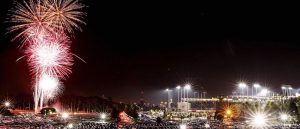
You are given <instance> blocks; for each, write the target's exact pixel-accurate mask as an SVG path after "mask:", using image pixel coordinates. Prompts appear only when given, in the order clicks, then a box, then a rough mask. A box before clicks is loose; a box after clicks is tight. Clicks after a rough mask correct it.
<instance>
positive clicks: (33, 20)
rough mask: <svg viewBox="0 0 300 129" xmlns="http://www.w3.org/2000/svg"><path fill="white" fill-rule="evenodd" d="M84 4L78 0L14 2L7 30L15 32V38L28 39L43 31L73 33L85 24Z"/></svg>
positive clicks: (24, 40)
mask: <svg viewBox="0 0 300 129" xmlns="http://www.w3.org/2000/svg"><path fill="white" fill-rule="evenodd" d="M84 7H85V6H84V5H83V4H81V3H80V2H79V0H43V1H42V0H28V1H23V2H15V7H14V8H13V9H11V10H10V14H9V17H10V19H9V21H8V22H9V23H12V26H11V27H10V28H8V32H10V33H12V32H17V33H18V34H17V35H16V36H15V38H14V39H13V40H15V39H18V38H20V39H21V40H22V41H23V42H26V41H28V39H30V38H31V37H33V36H34V37H35V36H37V35H39V34H40V33H42V32H43V31H52V32H58V31H65V32H68V33H69V34H73V30H74V29H76V30H81V27H80V25H81V24H85V22H84V21H83V18H84V17H85V16H86V13H84V12H82V9H83V8H84Z"/></svg>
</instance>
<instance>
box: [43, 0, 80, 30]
mask: <svg viewBox="0 0 300 129" xmlns="http://www.w3.org/2000/svg"><path fill="white" fill-rule="evenodd" d="M47 6H48V7H49V9H50V10H49V11H50V12H51V15H50V18H49V21H50V22H51V25H52V26H53V27H54V28H56V29H57V30H61V31H66V32H68V33H70V34H72V33H73V29H78V30H81V27H80V25H81V24H85V22H84V21H83V18H84V17H85V16H86V13H84V12H82V11H81V10H82V9H83V8H85V5H83V4H81V3H80V2H79V0H48V1H47Z"/></svg>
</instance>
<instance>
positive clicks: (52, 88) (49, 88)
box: [38, 74, 62, 103]
mask: <svg viewBox="0 0 300 129" xmlns="http://www.w3.org/2000/svg"><path fill="white" fill-rule="evenodd" d="M38 87H39V92H40V93H41V94H42V98H41V99H44V100H43V101H44V102H45V103H46V102H47V101H48V100H50V99H54V98H56V97H57V95H59V94H60V93H61V91H62V88H61V85H60V82H59V80H58V79H57V78H54V77H51V76H49V75H46V74H44V75H42V77H41V78H40V80H39V86H38Z"/></svg>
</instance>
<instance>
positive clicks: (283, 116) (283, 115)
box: [280, 114, 289, 121]
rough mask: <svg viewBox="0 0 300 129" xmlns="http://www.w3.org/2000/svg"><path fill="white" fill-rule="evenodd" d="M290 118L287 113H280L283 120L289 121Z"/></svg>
mask: <svg viewBox="0 0 300 129" xmlns="http://www.w3.org/2000/svg"><path fill="white" fill-rule="evenodd" d="M288 118H289V116H288V115H287V114H281V115H280V119H281V120H282V121H287V120H288Z"/></svg>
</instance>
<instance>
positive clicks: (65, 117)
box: [61, 112, 69, 119]
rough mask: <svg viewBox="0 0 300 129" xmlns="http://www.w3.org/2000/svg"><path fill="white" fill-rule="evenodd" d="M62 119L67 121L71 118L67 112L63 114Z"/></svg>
mask: <svg viewBox="0 0 300 129" xmlns="http://www.w3.org/2000/svg"><path fill="white" fill-rule="evenodd" d="M61 117H62V118H63V119H67V118H69V114H68V113H66V112H63V113H62V115H61Z"/></svg>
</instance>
